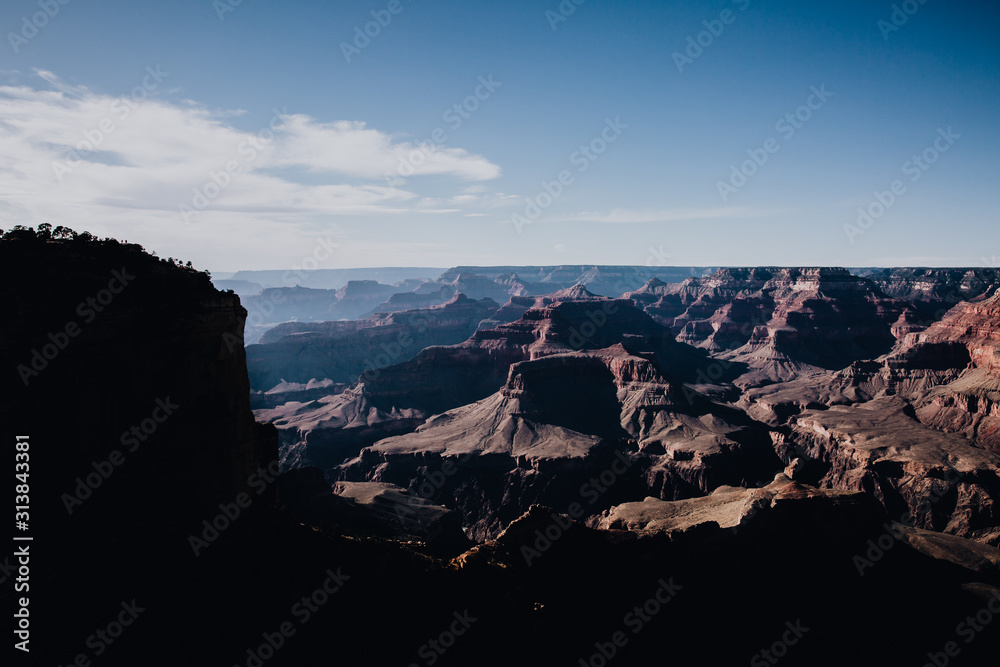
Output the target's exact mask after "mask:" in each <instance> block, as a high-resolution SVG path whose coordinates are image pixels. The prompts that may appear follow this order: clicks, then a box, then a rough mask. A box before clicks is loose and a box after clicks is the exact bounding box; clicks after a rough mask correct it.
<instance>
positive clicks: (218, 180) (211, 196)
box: [177, 107, 288, 222]
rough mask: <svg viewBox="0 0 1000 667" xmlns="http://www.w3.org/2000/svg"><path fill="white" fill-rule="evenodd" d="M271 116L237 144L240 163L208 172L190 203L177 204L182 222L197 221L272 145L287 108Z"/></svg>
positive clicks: (228, 164) (195, 189)
mask: <svg viewBox="0 0 1000 667" xmlns="http://www.w3.org/2000/svg"><path fill="white" fill-rule="evenodd" d="M273 112H274V115H273V116H271V120H270V121H269V122H268V124H267V127H265V128H261V129H260V130H258V131H257V132H255V133H254V134H253V135H251V136H250V137H249V138H248V139H244V140H243V141H242V142H240V145H239V146H238V147H237V148H236V153H237V155H239V156H242V157H244V159H243V160H242V161H240V160H239V159H233V160H229V161H228V162H226V164H225V165H224V166H223V167H222V168H220V169H219V171H211V170H210V171H209V172H208V179H206V180H205V182H204V183H203V184H202V185H201V186H198V187H195V188H194V189H193V190H192V192H193V194H192V196H191V203H190V204H187V203H181V204H178V206H177V210H178V211H179V212H180V214H181V219H182V220H184V222H191V221H192V220H194V219H195V218H197V217H198V214H199V213H201V212H202V211H204V210H205V209H206V208H208V207H209V205H210V204H211V203H212V202H213V201H215V199H216V198H217V197H218V196H219V195H220V194H222V193H223V192H224V191H225V189H226V188H228V187H229V186H230V185H232V182H233V179H234V178H235V177H236V176H237V175H238V174H241V173H243V170H244V169H246V168H247V167H249V166H250V165H251V164H253V162H254V161H255V160H256V159H257V155H258V154H259V152H260V151H262V150H264V149H265V148H267V146H269V145H270V144H271V142H273V141H274V139H275V136H276V134H277V133H278V132H280V131H281V129H282V125H281V124H282V123H283V122H285V119H287V118H288V108H287V107H285V108H283V109H282V110H281V111H278V110H277V109H273Z"/></svg>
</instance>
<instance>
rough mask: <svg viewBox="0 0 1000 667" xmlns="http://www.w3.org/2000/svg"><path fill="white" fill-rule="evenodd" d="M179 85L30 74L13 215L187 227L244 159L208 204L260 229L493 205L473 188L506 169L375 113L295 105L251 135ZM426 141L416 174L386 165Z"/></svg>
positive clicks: (10, 132) (8, 94)
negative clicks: (333, 117)
mask: <svg viewBox="0 0 1000 667" xmlns="http://www.w3.org/2000/svg"><path fill="white" fill-rule="evenodd" d="M150 71H152V70H150ZM164 78H165V80H166V83H164V84H163V89H162V90H159V89H158V87H159V85H160V84H159V81H160V80H163V79H164ZM169 83H170V80H169V73H165V74H162V75H161V77H160V78H159V79H155V78H149V77H147V78H146V79H145V84H146V88H145V89H144V90H140V91H139V92H140V93H141V95H137V94H136V93H133V95H132V96H127V97H124V98H122V97H114V96H110V95H105V94H101V93H97V92H94V91H92V90H90V89H88V88H86V87H84V86H74V85H70V84H67V83H66V82H64V81H63V80H61V79H60V78H59V77H58V76H56V75H55V74H54V73H52V72H48V71H42V70H36V71H35V73H34V76H33V77H32V78H31V79H30V80H28V83H24V82H20V81H16V82H12V83H9V84H8V85H3V86H0V172H2V173H3V174H4V178H3V179H0V218H2V219H4V220H5V222H7V223H16V222H20V223H23V224H35V223H37V222H40V221H44V220H50V221H55V222H57V224H59V223H64V224H73V225H75V226H78V227H80V228H84V227H86V226H88V225H91V227H92V228H95V231H98V229H101V228H103V229H107V226H108V224H107V223H109V222H110V221H113V220H115V219H120V218H122V217H127V218H128V219H129V220H131V224H132V225H133V226H136V225H138V226H144V225H145V226H149V225H162V224H163V223H164V222H167V221H169V222H171V223H172V227H173V229H172V230H171V231H173V232H176V231H177V228H178V227H182V226H183V225H184V221H183V220H182V219H181V217H180V216H179V214H178V209H179V205H181V204H184V203H187V202H190V200H191V199H192V193H193V192H194V191H195V189H198V188H202V186H205V185H206V184H207V183H208V182H209V181H210V180H211V179H212V174H219V173H220V172H222V171H224V170H225V169H226V165H227V164H230V163H237V164H238V165H239V166H240V169H239V173H237V174H233V175H232V177H231V179H228V182H227V184H226V185H225V186H224V187H223V188H222V190H221V192H219V193H218V194H217V195H216V196H215V197H213V198H212V200H211V203H210V205H208V206H206V207H205V209H204V210H203V211H201V213H200V217H199V222H210V223H214V222H219V223H223V222H224V221H225V220H226V219H227V216H229V215H232V214H240V215H243V216H245V221H247V222H251V223H252V222H256V223H257V224H258V226H259V225H261V224H264V223H268V224H270V223H285V224H287V223H288V222H290V221H291V222H294V221H300V222H308V221H314V220H315V217H316V216H324V217H327V218H328V217H329V216H337V215H389V216H398V215H400V214H405V213H416V212H420V213H421V214H426V213H429V212H435V213H441V214H444V213H448V214H452V213H466V212H471V211H476V210H477V209H480V208H486V207H492V206H493V201H492V199H493V196H492V195H490V194H488V193H486V192H485V191H484V190H482V191H481V190H479V189H478V188H477V189H475V190H472V189H470V188H469V186H468V181H476V182H483V181H487V180H490V179H494V178H496V177H498V176H499V175H500V168H499V167H498V166H497V165H495V164H493V163H492V162H490V161H489V160H488V159H486V158H485V157H483V156H480V155H475V154H472V153H469V152H468V151H466V150H463V149H461V148H444V147H441V146H437V147H435V146H423V147H421V146H417V145H415V144H413V143H410V142H406V141H398V140H394V139H393V138H392V137H391V136H390V135H389V134H387V133H385V132H382V131H380V130H376V129H374V128H370V127H368V126H367V125H366V124H365V123H363V122H354V121H332V122H323V121H320V120H317V119H314V118H311V117H309V116H305V115H302V114H282V115H280V117H278V118H277V119H276V120H275V121H273V122H272V124H271V125H270V127H267V126H265V127H262V128H259V131H254V132H247V131H245V130H241V129H238V128H236V127H235V126H234V125H233V124H232V119H233V118H234V116H237V115H240V113H241V112H240V111H239V110H236V111H233V110H209V109H206V108H204V107H202V106H200V105H198V104H196V103H192V102H191V101H190V100H184V101H171V100H170V99H168V96H169V95H168V94H167V91H166V87H167V85H168V84H169ZM138 88H139V87H138V86H137V89H138ZM417 150H420V151H423V155H424V159H423V160H422V162H421V164H420V165H419V166H418V168H417V169H416V170H415V173H414V175H413V177H411V178H409V179H408V180H407V181H406V182H405V183H402V184H395V185H390V184H388V183H387V182H386V179H385V174H386V172H393V171H395V170H396V168H397V165H398V164H399V161H400V160H401V159H404V158H406V157H407V156H409V155H411V154H412V153H413V152H414V151H417ZM424 174H428V175H436V176H439V177H440V176H444V177H452V178H454V179H455V184H454V193H455V194H454V196H452V197H449V198H447V199H446V200H442V199H441V198H440V195H439V194H437V193H435V197H434V198H432V197H430V196H429V193H427V194H424V193H421V192H420V188H421V187H422V182H421V179H420V178H419V177H420V176H421V175H424ZM440 187H441V186H440V179H438V184H437V188H438V190H440ZM445 201H447V205H446V206H441V205H440V204H442V203H444V202H445ZM433 204H438V205H433ZM95 223H96V224H95Z"/></svg>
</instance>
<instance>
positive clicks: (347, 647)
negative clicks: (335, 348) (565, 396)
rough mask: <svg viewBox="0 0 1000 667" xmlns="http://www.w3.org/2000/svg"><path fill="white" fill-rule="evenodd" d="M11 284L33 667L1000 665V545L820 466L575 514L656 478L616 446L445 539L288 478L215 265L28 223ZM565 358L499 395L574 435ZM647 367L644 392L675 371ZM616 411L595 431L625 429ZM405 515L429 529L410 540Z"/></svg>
mask: <svg viewBox="0 0 1000 667" xmlns="http://www.w3.org/2000/svg"><path fill="white" fill-rule="evenodd" d="M116 272H117V273H116ZM24 276H32V278H31V279H30V280H26V279H25V278H24ZM0 290H3V297H4V303H5V304H6V307H7V308H8V309H10V310H11V311H12V312H13V316H7V317H5V318H3V319H2V320H0V360H2V379H0V382H2V384H0V388H2V396H0V399H2V400H0V423H2V425H3V427H2V428H3V433H2V438H3V443H4V451H5V452H7V455H5V457H4V459H5V460H4V465H6V466H12V465H13V464H14V462H15V457H14V453H15V445H14V443H15V436H17V435H27V436H29V438H30V440H29V442H30V471H31V473H30V499H31V500H30V504H31V511H30V522H29V525H30V527H29V529H28V530H26V531H23V533H24V534H25V535H30V536H32V537H33V541H32V542H30V554H31V558H30V570H31V571H30V584H31V588H30V592H26V593H24V594H23V595H25V596H30V605H29V607H30V649H31V655H30V657H31V660H32V662H31V664H49V665H70V664H78V665H89V664H93V665H95V666H96V665H179V664H194V665H212V664H215V665H245V666H246V667H261V666H263V665H267V666H271V665H295V666H302V665H306V666H310V665H366V666H367V665H373V666H382V665H386V666H390V665H401V666H406V665H428V666H429V665H463V666H464V665H511V664H521V665H605V664H609V665H649V664H658V665H659V664H667V665H669V664H697V665H736V664H747V663H750V664H777V661H778V660H779V659H780V664H782V665H847V664H850V665H896V664H899V665H903V664H913V665H922V664H925V663H929V664H935V663H934V662H933V661H932V659H931V657H929V655H930V656H934V659H937V660H939V661H940V660H942V659H943V658H941V657H940V656H944V657H945V658H947V659H948V664H956V665H982V664H991V663H990V660H994V659H995V656H996V655H997V653H996V651H997V649H998V646H1000V642H998V635H1000V616H998V613H1000V597H998V596H1000V572H998V567H1000V557H998V554H997V552H996V551H995V550H994V549H992V548H991V547H988V546H986V545H985V544H982V543H981V542H974V541H971V540H966V539H963V538H961V537H957V536H954V535H945V534H943V533H936V532H930V531H924V530H918V529H915V528H909V527H906V526H902V525H900V524H894V523H890V522H889V518H888V516H887V514H886V510H885V508H884V506H883V505H882V504H881V503H880V502H878V501H877V500H876V499H875V497H874V496H873V495H872V494H869V493H865V492H849V491H834V490H831V489H819V488H816V487H815V486H812V485H810V484H808V483H806V481H801V480H802V479H806V478H803V477H802V475H801V474H800V470H799V469H798V468H797V467H796V466H795V465H794V464H793V465H790V466H789V467H788V469H787V470H785V471H784V472H778V473H777V474H776V475H775V476H774V477H773V480H766V482H767V483H766V484H763V485H761V486H760V487H759V488H756V489H746V488H736V487H719V488H718V489H716V491H715V492H714V493H711V494H708V495H704V496H702V497H700V498H696V499H689V500H680V501H671V500H663V499H651V500H649V501H647V502H634V503H626V504H619V505H617V506H616V507H615V508H614V509H611V510H608V511H607V512H605V513H603V514H602V515H601V516H600V518H599V520H597V521H589V522H587V523H588V524H589V525H584V524H583V523H581V522H579V521H574V520H573V519H574V518H583V517H584V516H587V515H589V514H591V512H590V511H588V509H589V503H590V499H591V498H592V497H594V494H597V495H600V493H601V491H600V489H602V488H608V487H611V486H613V485H614V484H615V482H616V481H617V480H619V479H620V478H627V476H628V475H629V474H630V469H631V468H630V466H629V465H627V460H623V459H622V458H621V457H617V456H615V455H614V454H612V453H610V452H609V456H608V457H607V459H606V467H605V468H603V469H595V470H593V471H591V472H592V477H590V478H589V479H587V480H585V481H582V482H581V483H580V485H579V486H578V487H576V488H573V489H570V493H572V494H575V495H576V496H577V497H578V500H577V502H575V503H572V502H571V503H569V504H568V505H567V506H566V507H564V508H563V512H564V513H563V514H556V513H555V512H554V511H552V510H551V509H548V508H546V507H542V506H540V505H534V506H532V507H530V508H528V511H526V512H525V513H524V514H523V515H522V516H520V518H517V519H516V520H514V521H513V522H512V523H510V524H509V525H507V526H506V528H505V529H504V530H503V531H502V532H501V533H500V534H499V535H498V536H497V537H496V538H495V539H492V540H490V541H487V542H484V543H481V544H478V545H476V546H474V547H471V548H469V545H468V544H462V543H461V542H460V540H449V539H438V538H440V537H441V536H445V537H447V536H448V535H450V534H453V531H454V523H453V521H454V518H449V516H448V515H447V514H446V513H442V512H441V511H439V509H438V506H434V505H431V504H430V503H416V502H413V503H408V502H407V501H405V500H403V501H401V500H400V494H399V493H396V492H395V491H394V490H393V488H391V487H388V486H387V487H385V488H384V489H380V490H372V489H371V488H368V487H358V486H351V484H352V483H351V482H343V483H342V484H343V487H342V488H341V489H340V492H341V495H340V496H332V495H330V494H329V489H328V487H327V486H326V485H325V483H324V482H323V479H322V475H317V473H318V471H316V470H315V469H309V468H303V469H298V470H293V471H291V472H290V473H288V474H285V475H280V476H279V475H277V474H276V472H277V468H276V466H275V465H273V463H274V462H275V461H276V459H277V457H278V442H277V434H276V433H275V431H274V429H273V428H272V427H270V426H261V425H258V424H256V423H255V422H254V420H253V416H252V413H251V411H250V405H249V393H250V386H249V381H248V377H247V369H246V360H245V356H244V352H243V347H242V345H241V344H236V345H234V344H233V338H234V337H235V339H236V340H240V338H241V335H242V326H243V322H244V320H245V317H246V312H245V311H244V310H243V308H242V307H241V305H240V303H239V300H238V299H237V297H236V296H235V295H232V294H224V293H220V292H217V291H216V290H214V289H213V288H212V286H211V285H210V283H209V280H208V277H207V276H206V275H204V274H202V273H199V272H196V271H194V270H192V269H186V268H183V267H178V266H176V265H175V264H174V263H172V262H167V261H164V260H158V259H156V258H154V257H151V256H149V255H148V254H146V253H144V252H143V251H142V250H141V249H140V248H138V247H137V246H128V245H123V244H119V243H116V242H112V241H103V242H99V241H94V240H89V239H80V238H77V239H75V240H72V239H69V238H66V239H58V240H57V239H51V238H50V239H40V238H38V237H37V236H36V235H35V234H24V233H21V234H15V235H8V237H7V238H5V239H3V240H2V241H0ZM89 299H93V300H94V302H93V304H91V303H90V301H88V300H89ZM79 304H85V305H84V306H83V307H82V308H81V307H80V306H79ZM94 304H96V305H94ZM98 307H100V310H98ZM562 308H566V307H565V306H564V307H562ZM88 309H89V310H93V311H94V315H93V317H91V316H90V315H89V310H88ZM542 316H543V315H542V314H539V315H538V317H542ZM544 316H545V317H550V315H549V314H545V315H544ZM71 324H72V325H75V326H69V325H71ZM515 329H516V327H515ZM70 332H73V333H70ZM515 333H517V332H516V330H515V331H511V335H514V334H515ZM947 333H948V332H942V333H941V334H940V336H939V338H940V339H941V340H945V339H947V335H946V334H947ZM63 336H65V338H64V337H63ZM939 338H934V339H933V340H931V339H928V340H927V341H925V342H926V344H931V343H932V342H934V341H937V340H939ZM629 340H631V339H629ZM629 340H626V343H628V342H629ZM640 342H643V341H640ZM629 344H633V343H629ZM634 344H635V345H638V344H639V343H638V342H634ZM643 344H648V341H645V342H643ZM672 345H673V343H672V341H663V342H662V346H663V347H666V348H671V347H672ZM50 346H51V347H50ZM481 347H482V346H481ZM484 349H489V347H488V346H486V347H485V348H484ZM498 349H499V348H498ZM609 349H610V348H609ZM35 351H38V352H39V354H40V355H41V358H42V360H43V361H44V362H45V363H44V364H43V363H42V362H37V364H36V365H37V366H38V368H33V369H32V370H35V371H36V372H37V375H30V376H29V377H28V379H27V383H26V382H25V378H24V377H23V374H22V373H21V372H20V371H19V366H24V365H25V364H27V365H28V367H31V363H32V359H33V357H34V356H35V355H34V352H35ZM639 351H640V352H641V350H639ZM630 355H632V356H635V355H633V354H632V353H630V352H628V351H627V350H626V349H625V348H624V347H621V349H620V350H618V351H616V352H614V353H613V354H607V355H603V356H602V355H594V359H595V361H591V362H586V364H585V366H586V368H587V369H590V368H591V366H593V367H594V368H595V369H597V370H598V371H600V372H601V373H603V374H606V375H607V379H608V383H610V384H608V386H609V387H610V386H613V382H614V381H615V378H617V380H621V379H622V378H623V377H625V376H624V375H623V374H624V373H626V371H628V370H629V369H633V370H635V371H636V372H639V371H642V372H644V373H645V372H647V371H645V370H644V368H645V367H644V366H643V363H641V362H640V361H637V360H635V359H633V358H632V356H630ZM557 357H558V355H552V358H555V361H550V360H549V359H548V358H546V359H543V360H541V362H539V363H535V361H536V360H532V359H529V360H526V362H525V363H524V364H523V365H521V366H520V367H519V370H518V373H516V374H513V375H511V376H510V377H509V378H508V379H507V380H506V381H505V382H502V383H501V384H502V386H500V387H499V391H500V393H498V394H496V399H495V400H496V401H503V402H504V405H510V404H511V402H513V401H519V402H521V403H523V405H522V406H521V407H522V408H523V409H524V410H526V411H528V412H530V411H531V410H537V411H545V410H549V411H553V410H554V411H555V412H554V414H558V415H561V416H564V417H565V419H567V420H572V419H574V418H575V417H574V415H572V414H566V415H564V414H563V412H562V411H561V410H562V406H561V405H555V406H549V405H548V404H546V402H545V400H546V399H545V396H544V392H540V388H541V387H542V386H543V385H544V380H545V375H544V372H542V371H544V370H545V369H546V368H548V367H549V366H553V367H558V368H560V369H562V370H563V371H565V373H567V374H568V375H567V377H568V378H569V380H568V381H572V377H574V376H573V373H575V372H577V369H578V366H579V364H578V362H577V361H574V360H569V361H560V358H557ZM650 358H652V357H650ZM626 362H627V363H626ZM622 364H625V365H624V366H623V365H622ZM601 369H605V370H601ZM608 369H610V370H608ZM683 370H684V369H678V370H677V371H676V372H677V373H681V372H682V371H683ZM588 372H589V371H588ZM538 373H540V374H538ZM614 373H618V375H614ZM648 373H649V374H650V375H648V377H646V376H643V377H645V378H646V379H645V380H642V381H647V380H648V381H650V382H652V381H653V379H656V378H654V376H653V375H652V373H653V371H652V370H649V371H648ZM560 377H561V376H560ZM602 377H603V375H602ZM633 379H634V378H633ZM640 379H642V378H640ZM491 381H492V379H491ZM656 382H661V380H659V379H656ZM661 384H662V382H661ZM866 386H867V385H866ZM490 391H491V392H492V391H494V390H493V389H491V390H490ZM664 391H665V392H666V391H667V390H666V389H664ZM664 395H665V396H666V395H667V394H664ZM439 400H443V399H439ZM490 400H493V399H490ZM761 400H763V399H761ZM497 409H498V410H500V408H497ZM501 412H502V410H501ZM593 417H594V419H595V420H596V421H595V422H594V424H591V425H589V426H587V428H590V429H591V430H595V432H597V431H600V430H601V429H603V428H605V423H604V422H603V421H601V419H600V418H601V415H599V414H596V415H593ZM560 418H562V417H560ZM815 419H819V417H816V418H815ZM800 421H801V420H800ZM567 423H568V424H569V426H572V427H581V426H580V424H578V423H576V422H572V421H570V422H567ZM805 423H806V422H804V421H802V422H801V424H803V426H802V427H803V428H805V426H804V424H805ZM556 426H558V425H555V426H554V427H556ZM446 427H447V424H439V425H438V426H436V427H435V428H440V429H443V430H445V431H447V430H448V429H447V428H446ZM432 432H433V431H432V429H431V428H428V429H427V430H426V432H425V433H432ZM415 435H416V436H419V437H425V436H424V435H422V434H421V433H417V434H415ZM955 437H958V436H955ZM518 442H520V441H518ZM581 446H583V445H582V444H581ZM819 446H820V445H817V447H819ZM516 456H517V454H515V457H516ZM527 458H531V457H527ZM527 458H526V460H527ZM547 458H548V457H541V458H540V459H539V460H537V461H534V462H532V463H530V464H526V465H528V466H529V467H530V466H532V465H537V466H542V467H544V465H545V460H547ZM505 465H506V464H505ZM441 474H442V475H446V474H447V473H446V472H442V473H441ZM5 477H6V478H7V479H8V480H10V479H11V477H12V475H10V474H8V475H6V476H5ZM426 479H427V481H432V480H433V479H436V478H435V477H434V476H433V475H430V474H427V475H426ZM489 482H490V477H489V471H488V470H485V471H484V472H483V477H482V481H481V483H482V484H484V485H486V484H489ZM943 502H951V501H950V500H948V501H943ZM678 503H689V505H686V506H681V505H678ZM397 507H402V508H403V509H402V510H394V508H397ZM386 513H394V514H395V515H396V516H398V517H400V519H405V520H401V521H397V522H396V523H395V524H394V525H396V526H397V528H396V529H395V532H393V531H392V530H389V529H387V528H386V526H387V523H386V521H385V520H384V515H385V514H386ZM893 518H895V517H893ZM8 544H12V543H10V542H9V543H8ZM11 551H13V549H11ZM0 565H2V566H3V569H2V571H0V577H2V579H3V594H4V595H5V596H7V595H8V592H9V591H11V588H8V586H10V585H11V583H12V582H13V580H14V578H15V576H16V575H15V572H16V558H15V557H14V556H13V555H11V554H10V553H0ZM20 596H21V594H18V596H17V597H20ZM14 607H15V605H14V604H10V603H5V605H4V608H5V609H7V610H11V609H13V608H14ZM4 616H5V619H6V620H5V621H4V622H5V623H10V624H11V626H12V625H13V622H12V621H13V619H12V614H11V612H8V613H6V614H4ZM987 620H988V621H989V622H987ZM11 626H8V628H9V627H11ZM8 628H4V629H5V631H6V632H5V636H7V637H8V641H11V643H13V639H11V633H10V632H9V630H8ZM949 651H950V652H951V655H952V656H956V657H949V654H948V653H947V652H949ZM80 656H82V657H80ZM23 657H24V656H23V654H19V653H17V652H15V658H16V659H17V660H18V662H15V663H14V664H26V663H25V662H24V660H23Z"/></svg>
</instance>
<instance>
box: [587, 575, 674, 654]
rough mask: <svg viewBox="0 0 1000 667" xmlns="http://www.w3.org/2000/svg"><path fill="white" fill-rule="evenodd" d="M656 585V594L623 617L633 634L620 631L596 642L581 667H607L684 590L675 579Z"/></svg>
mask: <svg viewBox="0 0 1000 667" xmlns="http://www.w3.org/2000/svg"><path fill="white" fill-rule="evenodd" d="M656 583H657V584H659V588H657V589H656V592H655V593H653V594H652V595H651V596H650V597H649V599H648V600H646V601H645V602H643V603H642V604H638V605H636V606H635V607H633V608H632V609H631V610H630V611H629V612H628V613H626V614H625V616H623V617H622V625H624V626H625V628H626V629H628V630H629V632H631V635H629V633H628V632H626V631H625V630H618V631H616V632H614V633H613V634H612V635H611V637H609V638H608V641H599V642H595V643H594V648H595V649H596V650H595V651H594V653H592V654H591V655H590V656H588V657H586V658H580V662H579V667H605V665H607V664H608V663H609V662H610V661H611V660H612V659H613V658H614V657H615V656H616V655H618V652H619V651H621V650H622V649H623V648H625V647H626V646H628V644H629V641H631V640H632V638H634V637H635V636H636V635H637V634H639V633H640V632H642V631H643V630H644V629H645V628H646V627H647V626H648V624H649V623H650V622H651V621H652V620H653V618H654V617H656V616H657V614H659V613H660V612H661V611H663V608H664V607H666V606H667V605H668V604H670V602H671V601H672V600H673V599H674V597H675V596H676V595H677V593H679V592H680V591H681V590H682V589H683V588H684V587H683V586H681V585H680V584H675V583H674V578H673V577H670V579H660V580H659V581H657V582H656Z"/></svg>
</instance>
